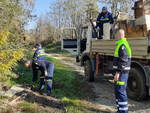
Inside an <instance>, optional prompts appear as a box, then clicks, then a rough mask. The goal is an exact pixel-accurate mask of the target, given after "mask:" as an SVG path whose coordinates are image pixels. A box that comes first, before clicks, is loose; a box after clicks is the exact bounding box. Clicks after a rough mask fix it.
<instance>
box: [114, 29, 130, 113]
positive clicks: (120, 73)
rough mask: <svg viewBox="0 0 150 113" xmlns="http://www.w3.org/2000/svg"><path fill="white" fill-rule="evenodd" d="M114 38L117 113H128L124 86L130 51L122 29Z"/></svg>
mask: <svg viewBox="0 0 150 113" xmlns="http://www.w3.org/2000/svg"><path fill="white" fill-rule="evenodd" d="M116 36H117V39H118V41H117V42H116V44H117V47H116V50H115V54H114V62H113V70H114V72H115V76H114V81H115V96H116V103H117V108H118V113H128V103H127V93H126V86H127V80H128V74H129V71H130V65H131V49H130V46H129V44H128V42H127V40H126V38H125V31H124V30H123V29H120V30H119V31H118V32H117V35H116Z"/></svg>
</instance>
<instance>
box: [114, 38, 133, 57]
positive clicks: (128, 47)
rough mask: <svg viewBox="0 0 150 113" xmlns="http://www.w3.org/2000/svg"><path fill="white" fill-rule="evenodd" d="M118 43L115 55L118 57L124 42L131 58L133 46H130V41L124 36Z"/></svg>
mask: <svg viewBox="0 0 150 113" xmlns="http://www.w3.org/2000/svg"><path fill="white" fill-rule="evenodd" d="M116 44H117V48H116V50H115V54H114V56H115V57H118V55H119V49H120V46H121V45H122V44H124V45H125V47H126V49H127V52H128V56H129V58H131V56H132V52H131V48H130V46H129V43H128V42H127V40H126V38H123V39H121V40H119V41H117V42H116Z"/></svg>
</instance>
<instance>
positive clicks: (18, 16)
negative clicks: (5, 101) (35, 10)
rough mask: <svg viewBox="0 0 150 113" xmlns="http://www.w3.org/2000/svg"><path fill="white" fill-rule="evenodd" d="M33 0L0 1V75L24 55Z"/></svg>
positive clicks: (4, 73)
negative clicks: (26, 27) (25, 38)
mask: <svg viewBox="0 0 150 113" xmlns="http://www.w3.org/2000/svg"><path fill="white" fill-rule="evenodd" d="M31 2H32V0H30V1H29V0H25V1H24V0H1V1H0V56H1V57H0V67H1V68H0V77H2V76H3V77H4V75H6V73H7V72H9V71H10V70H11V69H12V68H13V67H14V66H15V65H16V64H17V61H18V60H19V59H20V58H22V57H23V56H24V48H25V43H24V41H23V37H24V34H25V30H24V26H25V24H26V22H27V21H28V19H29V18H30V17H31V15H30V14H31V11H32V7H33V6H30V5H31V4H29V3H31ZM25 3H26V5H25Z"/></svg>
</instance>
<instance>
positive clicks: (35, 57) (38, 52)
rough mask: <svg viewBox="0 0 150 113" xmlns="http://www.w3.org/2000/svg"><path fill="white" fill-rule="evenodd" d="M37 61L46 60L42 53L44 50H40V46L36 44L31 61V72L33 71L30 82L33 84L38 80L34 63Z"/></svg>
mask: <svg viewBox="0 0 150 113" xmlns="http://www.w3.org/2000/svg"><path fill="white" fill-rule="evenodd" d="M39 60H46V55H45V52H44V49H42V45H41V44H40V43H37V44H36V45H35V53H34V55H33V61H32V70H33V80H32V82H35V81H36V80H37V79H38V76H37V75H38V70H37V69H36V65H35V62H37V61H39Z"/></svg>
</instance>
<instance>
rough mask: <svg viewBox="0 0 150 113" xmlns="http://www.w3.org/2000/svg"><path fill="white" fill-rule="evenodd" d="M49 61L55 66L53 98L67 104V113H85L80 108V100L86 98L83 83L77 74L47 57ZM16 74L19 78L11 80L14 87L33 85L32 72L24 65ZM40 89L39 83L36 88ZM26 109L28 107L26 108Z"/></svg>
mask: <svg viewBox="0 0 150 113" xmlns="http://www.w3.org/2000/svg"><path fill="white" fill-rule="evenodd" d="M47 59H48V60H49V61H51V62H53V63H54V65H55V71H54V78H53V90H52V96H53V97H56V98H59V99H61V100H62V102H63V103H65V109H66V111H67V113H84V112H85V111H84V110H83V108H82V107H81V106H80V104H81V100H80V99H83V98H84V97H85V94H84V92H83V90H82V85H83V81H82V80H81V79H79V78H78V76H76V72H74V70H73V69H72V68H70V67H68V66H67V65H65V64H62V63H60V62H59V61H58V60H56V59H54V58H50V57H47ZM14 73H16V74H17V75H19V78H17V79H15V78H12V79H11V83H12V84H13V85H15V84H23V85H25V84H28V85H31V84H32V70H31V69H27V68H25V67H24V65H23V64H18V67H17V68H16V69H15V70H14ZM38 87H39V82H37V83H36V88H37V89H38ZM27 105H28V104H27ZM23 106H25V105H23ZM25 108H28V107H26V106H25ZM31 111H32V109H31Z"/></svg>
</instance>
